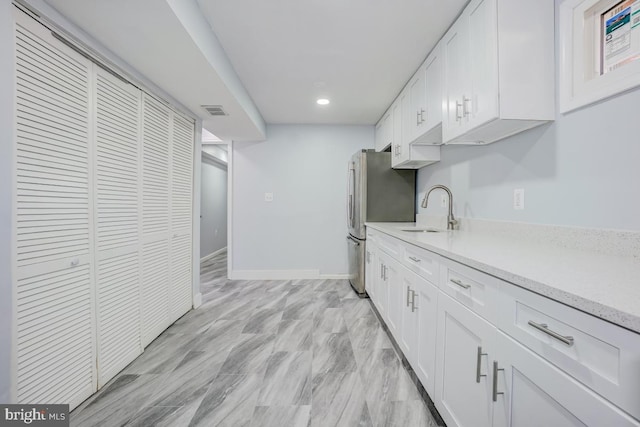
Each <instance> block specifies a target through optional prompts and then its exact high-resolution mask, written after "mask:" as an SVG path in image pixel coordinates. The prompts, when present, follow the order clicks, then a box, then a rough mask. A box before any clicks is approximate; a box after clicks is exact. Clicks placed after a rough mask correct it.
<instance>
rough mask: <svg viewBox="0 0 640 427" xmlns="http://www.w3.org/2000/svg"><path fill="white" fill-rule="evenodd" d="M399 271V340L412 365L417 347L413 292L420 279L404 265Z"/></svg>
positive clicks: (415, 290) (416, 288) (416, 322)
mask: <svg viewBox="0 0 640 427" xmlns="http://www.w3.org/2000/svg"><path fill="white" fill-rule="evenodd" d="M401 273H402V277H401V285H400V286H401V291H402V304H401V305H402V308H401V311H402V323H401V325H402V327H401V332H400V340H399V341H400V347H401V348H402V351H403V352H404V355H405V357H406V358H407V360H409V362H410V363H411V364H412V365H413V364H415V359H416V357H415V356H416V352H417V348H418V314H417V313H416V309H415V306H416V302H415V297H414V294H415V293H417V291H418V287H419V286H420V283H419V281H420V280H421V279H420V277H418V276H417V275H416V274H415V273H413V272H411V271H409V269H407V268H406V267H402V270H401Z"/></svg>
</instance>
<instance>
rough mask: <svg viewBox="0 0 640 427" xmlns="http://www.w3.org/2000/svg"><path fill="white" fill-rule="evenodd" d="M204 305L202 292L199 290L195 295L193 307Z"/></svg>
mask: <svg viewBox="0 0 640 427" xmlns="http://www.w3.org/2000/svg"><path fill="white" fill-rule="evenodd" d="M201 305H202V293H200V292H198V293H197V294H195V295H194V296H193V308H198V307H200V306H201Z"/></svg>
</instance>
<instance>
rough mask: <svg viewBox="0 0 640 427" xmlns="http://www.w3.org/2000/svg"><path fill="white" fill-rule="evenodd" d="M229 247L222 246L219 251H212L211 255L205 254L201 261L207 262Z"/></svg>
mask: <svg viewBox="0 0 640 427" xmlns="http://www.w3.org/2000/svg"><path fill="white" fill-rule="evenodd" d="M226 250H227V247H226V246H225V247H224V248H220V249H218V250H217V251H214V252H211V253H210V254H209V255H207V256H203V257H202V258H200V262H201V263H202V262H205V261H208V260H210V259H211V258H213V257H215V256H216V255H219V254H221V253H222V252H224V251H226Z"/></svg>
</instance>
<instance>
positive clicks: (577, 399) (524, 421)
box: [491, 332, 640, 427]
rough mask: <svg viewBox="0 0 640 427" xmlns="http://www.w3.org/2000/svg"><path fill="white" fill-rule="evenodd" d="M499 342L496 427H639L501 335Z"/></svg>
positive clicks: (585, 389)
mask: <svg viewBox="0 0 640 427" xmlns="http://www.w3.org/2000/svg"><path fill="white" fill-rule="evenodd" d="M496 337H497V339H496V344H497V347H496V348H497V350H498V353H497V354H498V355H499V357H498V360H497V362H498V365H497V369H498V370H496V372H495V375H494V374H493V372H492V375H491V377H492V381H496V394H495V403H494V405H495V409H494V425H495V426H496V427H507V426H508V427H547V426H553V427H578V426H581V427H582V426H594V427H595V426H616V427H630V426H635V427H637V426H639V425H640V423H639V422H638V421H635V420H633V419H632V418H630V417H629V416H628V415H626V414H624V413H622V412H621V411H620V410H618V409H617V408H615V407H614V406H612V405H611V404H610V403H609V402H607V401H605V400H604V399H602V398H601V397H600V396H598V395H596V394H595V393H593V392H592V391H591V390H589V389H587V388H586V387H584V386H583V385H582V384H580V383H579V382H577V381H575V380H574V379H572V378H571V377H569V376H568V375H566V374H565V373H564V372H562V371H560V370H559V369H557V368H556V367H554V366H552V365H551V364H549V363H548V362H546V361H545V360H543V359H542V358H540V357H539V356H537V355H535V354H534V353H532V352H531V351H529V350H528V349H527V348H525V347H523V346H522V345H520V344H519V343H517V342H515V341H513V340H512V339H511V338H509V337H507V336H506V335H504V334H503V333H501V332H499V333H498V334H497V336H496ZM492 371H493V369H492Z"/></svg>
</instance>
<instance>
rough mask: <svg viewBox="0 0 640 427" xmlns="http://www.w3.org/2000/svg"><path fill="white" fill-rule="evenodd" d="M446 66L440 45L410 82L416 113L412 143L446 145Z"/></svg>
mask: <svg viewBox="0 0 640 427" xmlns="http://www.w3.org/2000/svg"><path fill="white" fill-rule="evenodd" d="M442 66H443V64H442V54H441V47H440V44H438V45H437V46H436V47H435V48H434V49H433V50H432V51H431V53H430V54H429V56H428V57H427V59H426V61H425V62H424V64H422V66H421V67H420V68H419V69H418V72H417V73H416V74H415V75H414V76H413V79H412V80H411V81H410V82H409V86H410V88H411V108H412V112H415V114H413V115H412V120H411V122H410V123H411V124H412V125H413V126H412V127H411V130H412V132H411V134H410V135H409V140H410V141H409V142H411V143H420V144H441V143H442ZM413 119H415V120H413Z"/></svg>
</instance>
